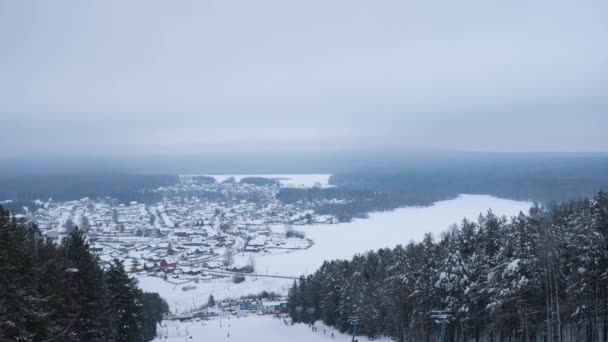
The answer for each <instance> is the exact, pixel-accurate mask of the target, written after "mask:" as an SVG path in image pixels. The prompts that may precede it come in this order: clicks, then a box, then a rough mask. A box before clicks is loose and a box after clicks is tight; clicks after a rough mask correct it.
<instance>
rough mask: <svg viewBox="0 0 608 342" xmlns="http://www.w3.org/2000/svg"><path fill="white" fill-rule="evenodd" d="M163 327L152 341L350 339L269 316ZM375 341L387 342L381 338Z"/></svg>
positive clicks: (322, 328) (311, 341) (170, 323)
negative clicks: (288, 323)
mask: <svg viewBox="0 0 608 342" xmlns="http://www.w3.org/2000/svg"><path fill="white" fill-rule="evenodd" d="M203 324H204V325H203ZM163 325H166V327H160V328H159V329H158V330H157V332H158V337H157V338H156V339H155V340H154V341H167V342H177V341H179V342H182V341H213V342H222V341H234V342H285V341H290V342H330V341H337V342H347V341H350V340H351V337H350V336H348V335H343V334H341V333H339V332H338V331H337V330H334V329H332V328H327V327H325V326H324V325H323V324H321V322H320V321H318V322H317V323H316V324H315V326H316V327H317V331H316V332H313V331H312V329H311V328H309V327H308V325H306V324H295V325H285V324H284V323H283V320H282V319H277V318H272V317H271V316H248V317H241V318H234V317H232V318H231V319H226V318H224V319H222V320H220V319H215V320H211V321H193V322H179V321H163ZM323 331H325V334H324V333H323ZM332 332H333V334H334V337H333V338H332V337H331V334H332ZM358 339H359V340H360V341H367V338H366V337H363V336H359V337H358ZM375 341H378V342H388V341H390V340H389V339H386V338H384V339H377V340H375Z"/></svg>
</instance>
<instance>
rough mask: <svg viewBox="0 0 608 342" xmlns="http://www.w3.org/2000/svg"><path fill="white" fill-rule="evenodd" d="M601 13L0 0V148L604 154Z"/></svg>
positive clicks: (606, 87) (141, 153)
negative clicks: (0, 44)
mask: <svg viewBox="0 0 608 342" xmlns="http://www.w3.org/2000/svg"><path fill="white" fill-rule="evenodd" d="M607 19H608V2H606V1H602V0H598V1H576V2H572V1H529V2H523V1H507V2H504V1H503V2H499V1H460V2H449V1H430V2H413V1H380V2H370V1H352V0H351V1H341V0H338V1H316V0H313V1H302V2H293V1H171V2H169V1H157V0H145V1H144V0H141V1H114V0H112V1H97V2H83V1H63V0H59V1H0V42H2V46H1V49H2V50H1V53H0V75H1V76H0V145H1V146H2V152H1V154H0V156H1V157H2V159H3V160H5V161H6V160H10V161H15V160H20V161H23V160H29V159H36V160H46V159H48V160H55V159H57V160H59V159H60V160H68V161H71V162H73V163H77V162H78V161H79V160H82V158H85V159H87V158H88V159H87V160H91V161H101V160H107V161H113V162H114V163H115V164H116V165H122V164H121V163H123V164H124V162H127V163H132V162H133V160H132V158H142V160H144V161H145V160H159V159H158V158H161V159H162V158H169V159H171V158H173V159H179V160H182V161H183V160H197V161H199V162H200V158H203V156H204V157H205V158H209V160H211V159H212V157H213V158H216V159H217V160H223V163H225V164H226V165H230V164H229V163H230V162H231V160H233V159H234V158H237V157H238V158H241V157H243V158H245V157H248V158H249V159H255V158H254V156H256V155H258V156H263V158H267V159H273V158H279V157H280V158H283V160H289V161H290V162H291V164H293V165H299V164H298V163H300V162H301V163H302V164H305V162H306V160H308V161H310V160H317V159H318V158H317V157H318V155H319V154H322V155H323V156H324V157H323V158H325V159H327V160H332V158H334V157H335V156H342V157H343V158H347V157H344V156H360V155H361V154H366V155H372V156H373V155H377V151H390V152H386V153H387V154H388V155H389V156H390V155H394V154H398V153H401V151H404V150H427V149H430V150H448V149H449V150H460V151H478V152H539V151H542V152H606V151H608V140H607V139H605V136H606V127H608V113H607V109H608V44H605V39H606V37H607V36H608V20H607ZM210 156H212V157H210ZM155 158H156V159H155ZM321 159H322V158H321ZM347 159H348V158H347ZM166 160H167V159H166ZM275 161H276V160H275ZM151 163H152V162H151Z"/></svg>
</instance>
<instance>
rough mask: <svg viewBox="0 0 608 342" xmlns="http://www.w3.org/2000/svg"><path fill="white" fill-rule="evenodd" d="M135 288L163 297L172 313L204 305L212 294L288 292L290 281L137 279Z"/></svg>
mask: <svg viewBox="0 0 608 342" xmlns="http://www.w3.org/2000/svg"><path fill="white" fill-rule="evenodd" d="M137 280H138V281H139V287H140V288H141V289H142V290H144V291H147V292H157V293H158V294H159V295H160V296H161V297H163V298H165V300H166V301H167V304H169V309H170V310H171V311H172V312H173V313H183V312H186V311H190V310H193V309H197V308H200V306H202V305H204V304H206V303H207V300H208V298H209V295H213V297H215V298H216V299H224V298H239V297H241V296H246V295H249V294H258V293H260V292H262V291H264V290H266V291H274V292H280V293H284V294H286V293H287V291H289V288H290V287H291V285H293V280H290V279H278V278H263V277H258V278H257V279H255V278H252V277H246V279H245V281H243V282H242V283H239V284H235V283H233V282H232V280H231V277H226V278H221V279H216V280H212V281H200V282H199V283H195V282H192V281H191V282H186V283H181V284H179V285H176V284H178V283H180V282H184V281H185V280H184V279H181V280H178V279H171V278H169V279H168V281H171V282H175V284H172V283H170V282H168V281H165V280H163V279H162V278H158V277H149V276H139V277H137ZM184 286H196V288H195V289H192V290H188V291H184V290H182V288H183V287H184Z"/></svg>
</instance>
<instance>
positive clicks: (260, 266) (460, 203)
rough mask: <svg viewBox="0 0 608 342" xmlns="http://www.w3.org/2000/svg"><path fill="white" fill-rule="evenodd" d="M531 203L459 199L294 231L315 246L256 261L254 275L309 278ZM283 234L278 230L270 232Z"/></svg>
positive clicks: (476, 197)
mask: <svg viewBox="0 0 608 342" xmlns="http://www.w3.org/2000/svg"><path fill="white" fill-rule="evenodd" d="M530 206H532V203H529V202H518V201H512V200H506V199H500V198H496V197H492V196H487V195H461V196H459V197H458V198H456V199H453V200H448V201H441V202H437V203H435V204H434V205H432V206H430V207H406V208H399V209H396V210H393V211H387V212H378V213H372V214H370V217H369V218H368V219H357V220H354V221H353V222H349V223H339V224H333V225H332V224H317V225H309V226H296V227H295V228H296V229H297V230H301V231H304V232H305V233H306V237H307V238H310V239H312V240H313V241H314V243H315V244H314V245H313V246H312V247H311V248H310V249H308V250H306V251H295V252H292V253H286V254H273V255H267V256H259V257H256V265H257V271H258V272H259V273H265V272H266V270H268V273H269V274H279V275H292V276H300V275H302V274H308V273H312V272H314V271H315V270H316V269H317V268H319V267H320V266H321V265H322V264H323V261H324V260H330V259H350V258H352V257H353V255H355V254H357V253H364V252H366V251H369V250H377V249H380V248H385V247H395V246H397V245H399V244H401V245H405V244H407V243H408V242H410V241H421V240H422V238H423V237H424V235H425V234H426V233H432V234H433V235H434V236H435V237H439V235H440V234H441V233H442V232H444V231H446V230H447V229H448V228H449V227H450V225H452V224H454V223H459V222H460V221H462V220H463V219H464V218H465V217H466V218H467V219H470V220H476V219H477V217H478V216H479V214H480V213H486V212H487V211H488V210H489V209H492V211H493V212H494V213H495V214H497V215H500V216H502V215H506V216H507V217H510V216H514V215H517V214H518V213H519V212H520V211H523V212H524V213H527V212H528V209H530ZM273 229H276V230H278V231H284V227H283V226H277V227H273Z"/></svg>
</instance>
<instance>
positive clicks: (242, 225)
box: [26, 176, 336, 311]
mask: <svg viewBox="0 0 608 342" xmlns="http://www.w3.org/2000/svg"><path fill="white" fill-rule="evenodd" d="M279 187H280V185H279V184H278V182H275V181H272V180H270V181H269V180H268V179H265V178H244V179H241V180H240V181H236V180H235V179H234V178H226V179H223V181H221V182H218V181H215V179H213V180H212V179H210V177H205V176H182V177H180V182H179V184H176V185H175V186H172V187H165V188H158V189H148V190H144V191H142V193H141V194H140V198H142V201H141V202H138V201H129V202H128V203H124V202H121V201H119V200H117V199H114V198H98V199H92V198H83V199H80V200H76V201H65V202H56V201H53V200H52V199H49V200H46V201H42V200H40V201H37V203H36V204H37V209H36V210H31V211H28V213H27V215H26V216H27V219H28V220H30V221H32V222H35V223H36V224H37V225H38V226H39V228H40V230H41V231H42V232H43V234H45V235H47V236H48V237H50V238H52V239H55V240H56V241H58V242H60V241H61V240H62V239H63V238H65V236H67V234H69V232H70V231H72V230H73V229H75V227H79V229H82V230H83V231H84V232H85V233H86V234H87V237H88V241H89V244H90V247H91V250H92V251H94V252H95V253H96V254H97V255H98V257H99V259H100V262H101V264H102V265H104V267H107V266H108V265H109V264H110V263H111V262H112V261H113V260H114V259H118V260H120V261H121V262H122V263H123V264H124V267H125V269H126V270H127V271H128V272H129V273H130V274H132V275H133V276H135V277H137V278H140V279H149V278H150V277H154V278H157V279H159V280H162V282H163V283H168V284H171V285H172V286H173V287H179V289H180V290H181V291H184V292H188V291H191V290H194V289H196V287H197V286H198V284H201V285H202V284H203V283H207V284H208V283H209V282H213V281H218V280H219V281H221V282H231V283H233V284H238V283H239V282H242V281H244V280H245V277H253V278H254V279H257V278H258V277H275V278H285V279H290V277H282V276H281V275H280V274H272V275H271V274H265V273H264V270H260V271H259V272H258V270H256V261H255V260H256V257H259V256H264V255H272V254H281V253H286V252H292V251H297V250H303V249H307V248H309V247H311V246H312V245H313V244H314V241H312V240H311V239H308V238H306V236H305V234H304V233H303V232H302V231H300V230H298V229H297V228H298V226H302V225H306V224H314V223H329V224H331V223H335V222H336V220H335V218H334V217H332V216H327V215H316V214H315V213H314V211H313V210H311V209H310V208H308V207H306V205H304V204H301V205H300V204H296V205H285V204H283V203H281V202H280V201H278V200H277V199H276V198H275V195H276V192H277V191H278V189H279ZM193 292H196V291H193ZM241 304H242V303H241ZM254 311H259V310H257V308H255V307H254ZM261 311H264V310H261Z"/></svg>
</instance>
